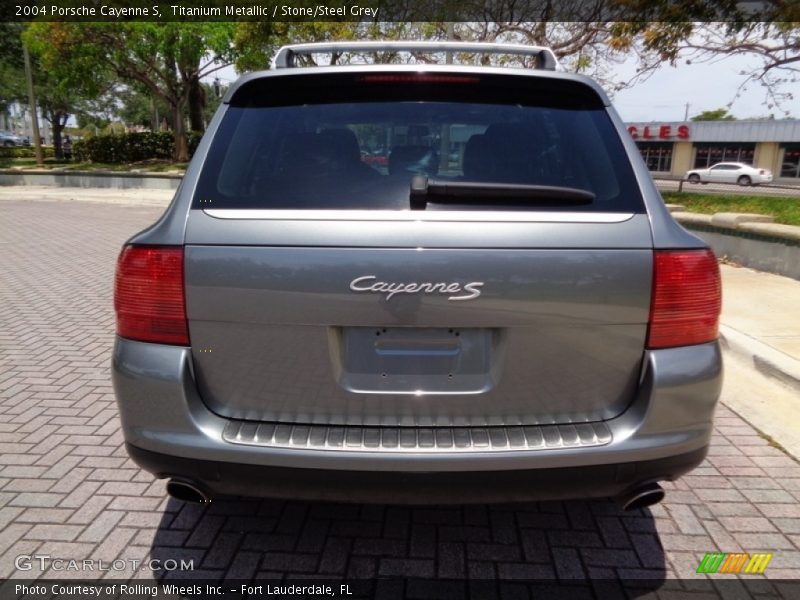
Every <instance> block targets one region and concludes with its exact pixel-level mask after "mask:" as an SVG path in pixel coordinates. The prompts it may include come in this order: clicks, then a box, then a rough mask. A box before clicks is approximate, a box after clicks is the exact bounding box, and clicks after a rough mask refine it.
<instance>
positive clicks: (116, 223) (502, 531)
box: [0, 200, 800, 598]
mask: <svg viewBox="0 0 800 600" xmlns="http://www.w3.org/2000/svg"><path fill="white" fill-rule="evenodd" d="M159 213H160V209H158V208H153V207H137V206H114V205H109V204H96V203H87V202H60V203H52V202H24V201H9V200H4V201H1V202H0V301H1V302H2V311H0V414H1V415H2V416H1V417H0V578H3V577H9V576H14V577H23V576H40V575H41V574H42V572H41V569H40V568H39V566H38V565H37V564H36V563H34V565H33V569H32V570H31V571H21V570H18V569H17V568H16V566H15V558H16V557H18V556H20V555H30V554H47V555H50V556H52V557H61V558H65V559H76V560H79V561H82V560H84V559H92V560H95V561H97V560H103V561H107V562H110V561H112V560H115V559H116V560H119V559H137V560H142V559H146V558H148V557H151V558H156V559H159V560H162V561H165V560H167V559H173V560H180V559H184V560H194V566H195V570H194V572H192V573H180V572H177V571H173V572H171V573H170V574H169V575H168V577H171V576H175V575H182V576H187V575H188V576H195V577H197V576H203V577H214V578H219V577H231V578H232V577H240V578H250V577H255V576H258V575H261V576H264V575H290V576H292V577H304V576H305V577H307V576H311V575H317V576H319V575H322V576H329V577H333V578H340V577H347V578H350V579H357V578H369V577H372V576H375V575H383V576H422V577H442V578H454V579H463V578H475V579H495V578H498V579H500V580H503V583H502V584H494V583H493V584H491V586H492V587H491V589H490V590H488V591H487V590H484V591H483V592H481V593H480V594H476V595H473V597H493V596H498V595H499V596H502V597H515V598H516V597H520V598H527V597H529V596H528V591H527V590H525V589H523V588H518V587H515V586H514V584H513V583H511V582H510V580H512V579H514V578H536V577H543V578H559V579H563V580H572V579H581V578H586V577H590V578H604V577H606V578H608V577H616V576H622V577H629V578H640V579H641V578H643V579H642V580H641V581H640V582H639V583H638V584H634V587H636V585H638V586H639V587H641V588H643V589H644V590H647V589H652V588H653V587H658V588H660V590H659V595H660V597H662V596H661V594H662V593H663V594H665V595H664V596H663V597H677V596H676V595H674V594H673V595H670V594H669V593H666V590H674V592H675V593H676V594H677V593H678V592H680V591H696V592H708V594H705V595H703V594H701V596H702V597H709V594H712V593H714V592H715V590H718V589H719V586H720V585H723V583H725V582H724V581H723V580H724V579H725V577H720V576H716V577H711V578H708V577H707V576H705V575H697V574H696V573H695V569H696V567H697V565H698V563H699V561H700V560H701V559H702V557H703V555H704V554H705V553H706V552H712V551H722V552H760V551H763V552H771V553H774V558H773V559H772V562H771V563H770V564H769V567H768V568H767V570H766V572H765V575H764V576H748V580H751V579H753V578H755V579H759V580H761V581H760V583H761V584H762V585H763V586H764V587H763V588H760V589H763V590H764V591H766V592H778V591H780V590H781V589H782V588H780V587H779V586H780V585H781V583H780V582H779V579H781V578H782V579H789V578H791V579H800V550H799V548H800V503H799V502H798V501H800V465H798V463H797V462H796V461H795V460H793V459H792V458H790V457H788V456H787V455H785V454H783V453H782V452H781V451H780V450H778V449H776V448H774V447H772V446H771V445H770V444H769V443H768V442H767V441H765V439H763V438H762V437H761V436H759V435H758V434H757V432H756V431H755V430H754V429H753V428H752V427H751V426H749V425H748V424H747V423H746V422H745V421H743V420H742V419H741V418H739V417H738V416H737V415H736V414H734V413H733V412H732V411H731V410H729V409H727V408H725V407H721V408H720V410H719V413H718V418H717V421H716V424H717V426H716V434H715V436H714V440H713V444H712V447H711V451H710V455H709V458H708V459H707V460H706V462H705V463H704V464H703V465H702V466H701V467H700V468H699V469H697V470H696V471H694V472H693V474H691V475H689V476H687V477H684V478H683V479H682V480H680V481H678V482H675V483H671V484H666V485H665V487H666V488H667V499H666V501H665V502H664V503H662V504H660V505H658V506H655V507H653V508H652V509H647V510H642V511H638V512H633V513H621V512H619V511H618V510H617V508H616V507H615V506H614V504H613V503H611V502H610V501H572V502H546V503H536V504H534V503H531V504H521V505H508V506H505V505H503V506H491V507H487V506H482V505H479V506H456V507H430V508H413V507H411V508H410V507H393V506H368V505H336V504H312V503H303V502H282V501H273V500H225V501H218V502H215V503H213V504H212V505H210V506H195V505H182V504H180V503H178V502H175V501H173V500H169V499H168V498H167V497H166V496H165V493H164V484H163V482H154V481H153V480H152V479H151V477H150V476H149V475H148V474H146V473H144V472H142V471H140V470H139V469H138V468H137V467H136V466H135V465H134V464H133V463H132V462H131V461H130V460H129V459H128V458H127V456H126V454H125V451H124V448H123V445H122V442H123V440H122V436H121V433H120V430H119V427H118V420H117V416H116V415H117V413H116V408H115V403H114V396H113V393H112V389H111V385H110V382H109V374H108V361H109V356H110V348H111V344H112V339H113V330H114V324H113V314H112V307H111V291H112V274H113V269H114V259H115V256H116V253H117V251H118V248H119V246H120V245H121V243H122V242H123V241H124V240H125V239H126V238H127V237H128V236H129V235H130V234H132V233H134V232H135V231H137V230H138V229H140V228H142V227H143V226H145V225H146V224H149V223H150V222H152V221H153V220H154V219H155V218H156V217H157V216H158V214H159ZM162 564H163V563H162ZM23 566H24V564H23ZM55 575H71V576H73V577H75V576H76V574H75V573H70V572H64V571H62V572H58V573H56V572H54V571H53V570H50V571H47V572H46V573H45V576H55ZM77 575H79V576H84V577H85V576H86V575H87V574H86V573H79V574H77ZM161 575H163V572H161V573H159V576H161ZM89 576H90V577H91V578H97V577H131V576H135V577H137V578H143V579H145V580H146V579H151V580H152V578H153V573H152V572H149V571H142V570H137V571H135V572H131V571H130V570H129V569H122V570H121V571H104V572H97V573H94V574H92V573H89ZM765 577H767V578H769V580H765ZM688 578H697V579H691V580H690V579H688ZM742 579H744V577H742ZM727 583H731V582H727ZM733 583H734V584H736V583H737V582H733ZM444 585H446V586H453V587H452V589H451V588H450V587H445V588H432V587H430V584H427V585H426V586H424V587H423V588H421V589H422V591H420V589H417V590H416V591H417V592H420V594H421V595H420V596H419V597H426V596H425V593H427V594H428V595H429V596H427V597H444V596H446V595H447V594H449V593H454V594H455V595H458V593H459V590H461V589H463V585H464V584H463V583H460V582H458V581H456V582H449V583H446V584H444ZM592 585H593V586H597V585H599V584H598V583H597V582H595V583H593V584H592ZM459 586H462V587H459ZM495 586H496V587H495ZM381 589H384V588H381ZM386 589H387V590H388V591H387V592H386V594H385V595H386V597H400V596H402V594H403V593H404V592H403V589H402V588H397V587H390V588H386ZM573 589H574V595H575V597H576V598H579V597H592V594H593V592H592V588H590V587H585V588H584V587H581V584H580V582H577V583H576V585H575V587H574V588H573ZM431 590H436V591H431ZM489 591H491V594H489ZM484 592H485V593H484ZM405 593H406V594H407V595H408V596H412V595H413V594H414V593H416V592H414V590H412V589H411V588H408V589H406V590H405ZM634 595H636V594H634ZM680 596H682V594H680ZM594 597H603V594H602V593H601V592H597V591H596V590H595V592H594ZM795 597H798V596H795Z"/></svg>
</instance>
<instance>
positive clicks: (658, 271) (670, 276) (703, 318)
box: [647, 250, 722, 349]
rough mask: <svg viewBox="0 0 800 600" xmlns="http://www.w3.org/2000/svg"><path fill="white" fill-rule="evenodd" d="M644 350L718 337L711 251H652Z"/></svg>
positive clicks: (718, 292)
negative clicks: (647, 326)
mask: <svg viewBox="0 0 800 600" xmlns="http://www.w3.org/2000/svg"><path fill="white" fill-rule="evenodd" d="M653 271H654V272H653V297H652V299H651V303H650V330H649V332H648V335H647V347H648V348H651V349H653V348H672V347H675V346H690V345H692V344H702V343H705V342H710V341H712V340H715V339H717V337H718V336H719V313H720V310H721V308H722V285H721V283H720V276H719V265H718V264H717V259H716V258H715V256H714V253H713V252H711V250H656V252H655V256H654V262H653Z"/></svg>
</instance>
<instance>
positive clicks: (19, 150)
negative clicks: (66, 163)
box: [0, 146, 55, 158]
mask: <svg viewBox="0 0 800 600" xmlns="http://www.w3.org/2000/svg"><path fill="white" fill-rule="evenodd" d="M42 152H43V153H44V157H45V158H53V157H55V152H54V150H53V147H52V146H42ZM35 156H36V153H35V151H34V148H33V146H16V147H5V146H0V158H34V157H35Z"/></svg>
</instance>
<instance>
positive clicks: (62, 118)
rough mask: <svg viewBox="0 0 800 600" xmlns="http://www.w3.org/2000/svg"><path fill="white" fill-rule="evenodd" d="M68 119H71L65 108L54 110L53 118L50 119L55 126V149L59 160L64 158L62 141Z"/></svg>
mask: <svg viewBox="0 0 800 600" xmlns="http://www.w3.org/2000/svg"><path fill="white" fill-rule="evenodd" d="M67 119H69V114H68V113H66V112H64V111H63V110H54V111H53V113H52V118H51V119H50V125H52V127H53V149H54V150H55V155H56V158H57V159H58V160H62V159H63V158H64V149H63V147H62V143H61V142H62V140H61V133H62V132H63V131H64V127H65V126H66V124H67Z"/></svg>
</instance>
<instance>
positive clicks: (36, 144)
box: [22, 42, 44, 167]
mask: <svg viewBox="0 0 800 600" xmlns="http://www.w3.org/2000/svg"><path fill="white" fill-rule="evenodd" d="M22 56H23V58H24V60H25V80H26V81H27V83H28V104H30V107H31V129H32V136H33V140H31V141H32V142H33V148H34V151H35V152H36V164H37V165H39V166H40V167H43V166H44V155H43V154H42V142H41V139H40V138H39V114H38V113H37V112H36V96H34V94H33V73H32V71H31V57H30V54H28V46H27V45H25V42H23V43H22Z"/></svg>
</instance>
